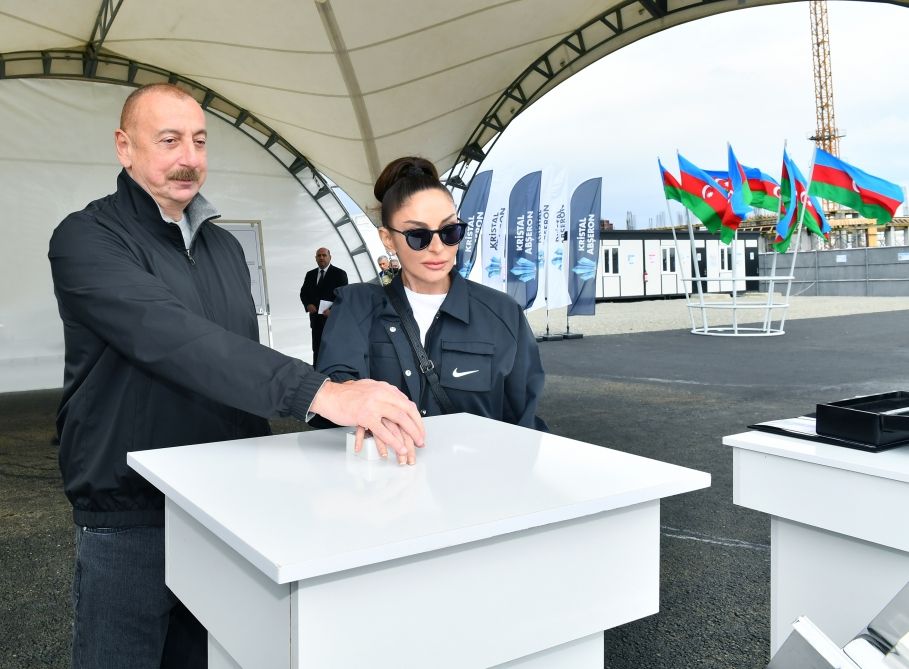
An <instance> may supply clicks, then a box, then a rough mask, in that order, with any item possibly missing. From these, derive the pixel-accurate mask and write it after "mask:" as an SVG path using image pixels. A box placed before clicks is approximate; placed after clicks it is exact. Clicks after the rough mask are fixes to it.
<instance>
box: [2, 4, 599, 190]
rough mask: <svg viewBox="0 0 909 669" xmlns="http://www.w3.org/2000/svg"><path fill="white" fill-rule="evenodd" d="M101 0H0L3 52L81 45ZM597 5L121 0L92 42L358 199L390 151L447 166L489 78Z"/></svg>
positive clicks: (500, 82) (496, 81) (496, 84)
mask: <svg viewBox="0 0 909 669" xmlns="http://www.w3.org/2000/svg"><path fill="white" fill-rule="evenodd" d="M101 6H102V1H101V0H98V1H97V2H86V1H82V2H71V1H70V0H38V1H36V2H27V3H26V2H17V1H15V0H0V37H2V44H3V51H4V52H5V53H10V52H13V51H31V50H47V49H72V48H76V49H79V48H82V47H83V46H84V45H85V44H86V43H87V42H88V41H89V40H90V38H91V35H92V29H93V28H94V26H95V21H96V19H97V16H98V12H99V10H100V8H101ZM115 6H116V2H114V3H113V5H112V6H111V7H110V8H113V7H115ZM110 8H109V9H110ZM320 8H322V9H326V10H328V11H327V12H326V11H321V12H320ZM603 8H604V5H603V3H602V2H591V1H590V0H561V1H560V2H557V3H556V2H552V1H551V0H507V1H505V2H488V1H486V0H468V1H462V2H441V1H438V0H431V1H424V2H419V3H414V2H412V1H411V0H395V1H387V2H362V1H358V0H331V2H330V3H319V2H317V1H314V0H302V1H296V2H291V1H289V0H265V1H260V2H255V3H252V2H241V1H240V0H197V1H195V2H189V3H187V2H175V1H174V0H159V1H157V2H144V1H142V0H123V2H122V3H121V4H120V6H119V9H117V13H116V16H115V17H114V19H113V21H112V23H111V25H110V29H109V31H108V33H107V35H106V36H105V39H104V42H103V49H104V50H105V51H107V52H110V53H113V54H116V55H119V56H122V57H125V58H128V59H131V60H135V61H137V62H140V63H144V64H148V65H153V66H156V67H160V68H162V69H165V70H169V71H173V72H176V73H179V74H180V75H182V76H185V77H187V78H189V79H193V80H196V81H198V82H199V83H201V84H203V85H205V86H207V87H209V88H211V89H212V90H214V91H217V92H218V94H220V95H222V96H223V97H225V98H227V99H228V100H230V101H232V102H234V103H235V104H237V105H239V106H241V107H243V108H245V109H247V110H248V111H250V112H251V113H253V114H254V115H256V116H257V117H258V118H260V119H261V120H262V121H263V122H265V123H268V124H269V125H271V126H272V127H273V128H274V129H275V130H276V131H277V132H279V133H280V134H281V135H282V136H284V138H285V139H286V140H287V141H289V142H290V143H291V144H292V145H293V146H295V147H296V148H297V149H298V150H299V151H300V152H301V153H303V154H304V155H306V156H307V157H308V158H309V159H310V160H311V161H312V162H313V164H315V165H316V166H317V167H318V168H319V169H320V170H322V171H324V172H325V174H327V175H328V176H329V177H330V178H331V179H332V180H333V181H335V182H336V183H337V184H339V185H340V186H341V187H342V188H344V190H346V191H347V192H348V193H349V194H350V195H351V196H352V197H353V198H354V199H355V200H357V201H358V202H359V203H360V204H361V205H363V206H368V205H370V204H372V183H373V182H374V180H375V177H376V176H377V175H376V170H377V169H381V167H382V166H383V165H384V164H385V163H387V162H388V161H389V160H392V159H393V158H396V157H397V156H399V155H403V154H407V153H418V154H421V155H424V156H426V157H428V158H430V159H432V160H434V161H436V162H437V163H438V164H439V167H440V168H441V169H446V168H448V167H450V165H451V162H452V161H453V159H454V158H455V157H456V156H457V154H458V152H459V151H460V149H461V147H462V146H463V145H464V143H465V141H466V139H467V137H468V136H469V134H470V132H471V131H472V130H473V128H474V127H476V125H477V123H478V122H479V120H480V119H481V118H482V116H483V114H484V113H485V112H486V111H487V110H488V109H489V107H490V106H491V105H492V103H493V102H494V101H495V100H496V98H497V97H498V96H499V95H500V94H501V92H502V90H503V89H504V88H505V87H506V86H508V84H510V83H511V82H512V81H513V80H514V79H515V78H516V77H517V76H518V75H519V74H520V72H521V71H522V70H524V68H526V67H527V66H528V65H529V64H530V63H531V62H532V61H533V60H535V59H536V58H537V57H538V56H539V55H540V54H542V53H543V52H544V51H545V50H546V49H548V48H549V47H550V46H552V44H553V43H555V42H556V41H558V39H560V38H561V37H562V36H563V35H564V34H566V33H568V32H570V31H571V30H573V29H574V28H576V27H577V26H578V25H580V24H581V23H583V22H584V21H585V20H587V19H589V18H590V17H592V16H594V15H596V14H597V13H598V12H600V11H602V10H603ZM323 14H326V15H329V18H325V17H324V16H323ZM332 21H333V22H334V23H332ZM339 44H343V46H344V47H345V48H346V51H345V52H343V53H342V54H341V56H340V58H339V56H338V54H336V53H335V51H334V47H333V45H339ZM73 67H74V71H76V69H77V64H76V63H74V64H73ZM345 67H349V69H346V70H345V69H344V68H345ZM345 75H346V78H345ZM358 96H359V97H358ZM357 103H359V104H360V105H361V108H360V109H361V113H360V115H359V116H358V114H357V111H356V109H355V107H356V104H357Z"/></svg>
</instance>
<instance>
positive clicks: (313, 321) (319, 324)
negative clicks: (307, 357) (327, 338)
mask: <svg viewBox="0 0 909 669" xmlns="http://www.w3.org/2000/svg"><path fill="white" fill-rule="evenodd" d="M309 326H310V327H311V328H312V366H313V367H315V366H316V363H318V362H319V346H321V345H322V330H324V329H325V316H323V315H322V314H310V315H309Z"/></svg>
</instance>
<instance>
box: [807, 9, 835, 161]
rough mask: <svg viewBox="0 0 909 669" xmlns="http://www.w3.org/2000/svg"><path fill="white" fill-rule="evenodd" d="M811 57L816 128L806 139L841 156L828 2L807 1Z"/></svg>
mask: <svg viewBox="0 0 909 669" xmlns="http://www.w3.org/2000/svg"><path fill="white" fill-rule="evenodd" d="M808 6H809V8H810V11H811V54H812V56H813V59H814V99H815V103H814V105H815V115H816V116H817V129H816V130H815V133H814V136H813V137H809V138H808V139H810V140H811V141H813V142H814V143H815V144H817V146H819V147H820V148H822V149H823V150H824V151H826V152H827V153H832V154H833V155H834V156H839V155H840V137H842V135H840V134H839V131H838V130H837V127H836V117H835V116H834V114H833V75H832V74H831V71H830V31H829V28H828V27H827V0H810V1H809V2H808Z"/></svg>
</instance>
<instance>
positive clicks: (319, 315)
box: [300, 248, 347, 366]
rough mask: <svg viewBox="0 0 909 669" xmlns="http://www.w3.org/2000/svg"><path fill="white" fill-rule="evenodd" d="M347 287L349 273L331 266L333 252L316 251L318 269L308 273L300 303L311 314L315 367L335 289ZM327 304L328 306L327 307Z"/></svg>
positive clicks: (323, 249) (310, 324) (313, 361)
mask: <svg viewBox="0 0 909 669" xmlns="http://www.w3.org/2000/svg"><path fill="white" fill-rule="evenodd" d="M346 285H347V272H345V271H344V270H343V269H341V268H340V267H335V266H334V265H332V264H331V251H329V250H328V249H326V248H320V249H319V250H318V251H316V267H314V268H313V269H311V270H309V271H308V272H307V273H306V276H305V277H304V279H303V286H301V288H300V301H301V302H302V303H303V307H304V308H305V309H306V312H307V313H308V314H309V326H310V328H312V364H313V366H315V364H316V362H317V361H318V359H319V346H320V345H321V343H322V331H323V330H324V329H325V321H326V320H328V316H329V314H330V313H331V303H332V302H334V299H335V289H336V288H340V287H341V286H346ZM326 302H327V303H328V305H327V306H325V303H326ZM322 307H324V308H322Z"/></svg>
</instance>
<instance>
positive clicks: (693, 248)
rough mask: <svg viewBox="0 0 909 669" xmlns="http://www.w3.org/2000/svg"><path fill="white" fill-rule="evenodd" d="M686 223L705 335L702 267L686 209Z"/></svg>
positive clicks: (705, 248)
mask: <svg viewBox="0 0 909 669" xmlns="http://www.w3.org/2000/svg"><path fill="white" fill-rule="evenodd" d="M685 223H686V224H687V226H688V243H689V244H690V245H691V262H692V263H693V265H694V275H695V277H696V278H697V284H698V301H699V303H700V305H701V322H702V324H703V326H704V334H707V306H706V305H705V304H704V286H703V282H702V281H701V267H700V265H699V264H698V255H697V251H698V250H697V246H696V245H695V243H694V228H693V227H692V226H691V213H690V212H689V210H688V208H687V207H686V208H685ZM704 254H705V256H706V254H707V245H706V244H705V245H704Z"/></svg>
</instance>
